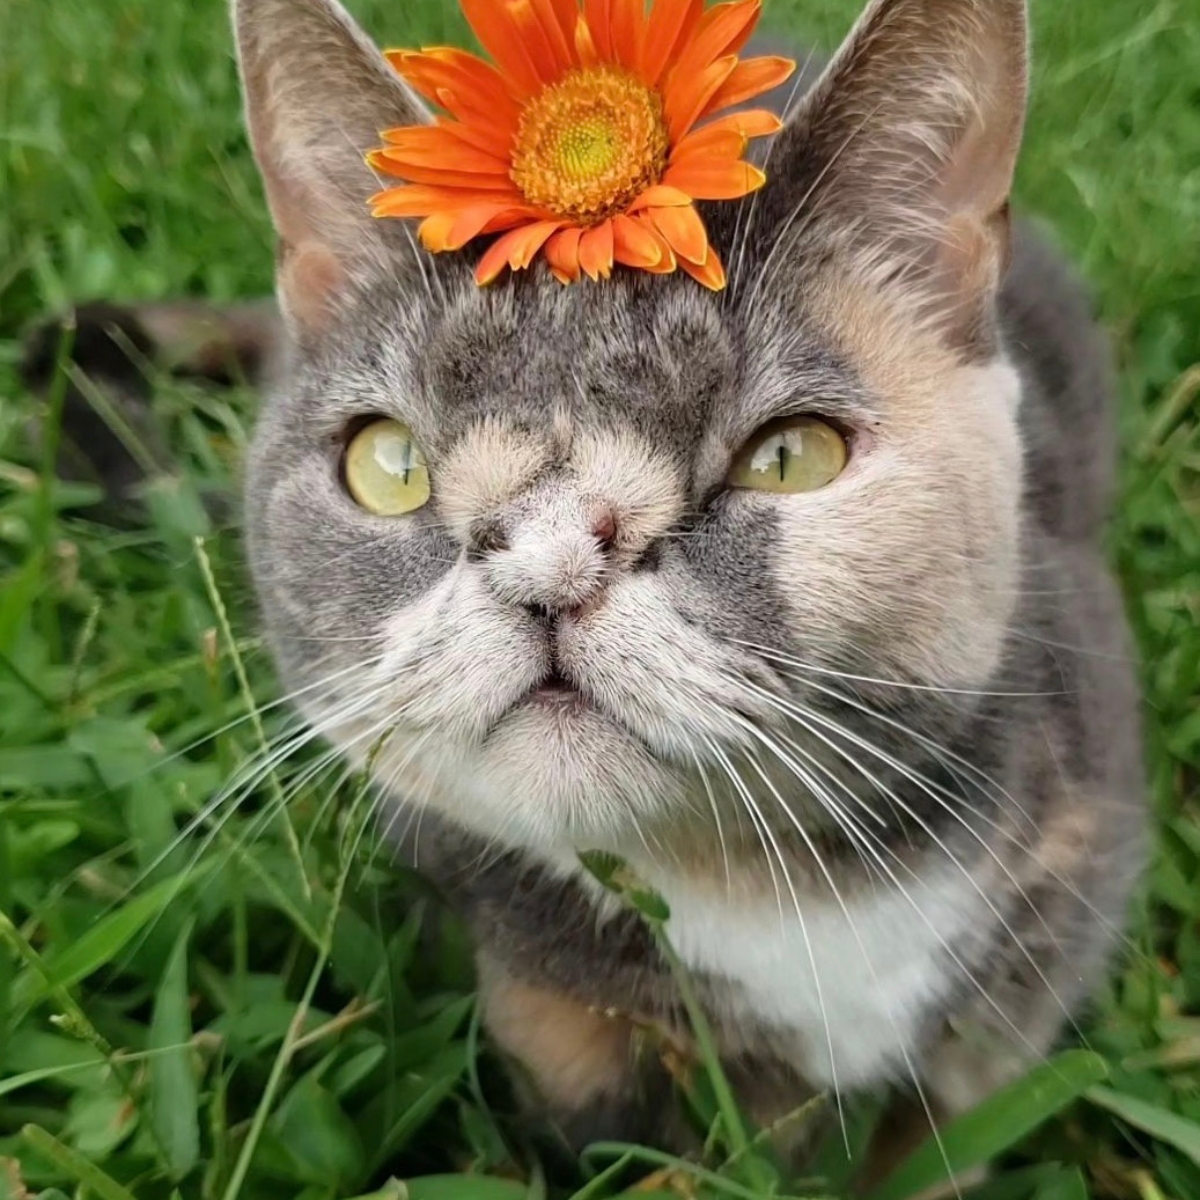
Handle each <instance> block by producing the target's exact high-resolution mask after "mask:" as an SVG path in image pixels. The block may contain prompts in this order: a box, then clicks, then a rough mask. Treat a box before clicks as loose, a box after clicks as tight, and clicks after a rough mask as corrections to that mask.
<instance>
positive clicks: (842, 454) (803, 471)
mask: <svg viewBox="0 0 1200 1200" xmlns="http://www.w3.org/2000/svg"><path fill="white" fill-rule="evenodd" d="M846 457H847V455H846V439H845V438H843V437H842V435H841V434H840V433H839V432H838V431H837V430H836V429H834V427H833V426H832V425H829V424H827V423H826V422H824V421H819V420H817V418H816V417H785V418H784V419H783V420H781V421H772V422H771V423H770V424H769V425H764V426H763V427H762V428H761V429H760V430H759V431H758V432H757V433H756V434H755V435H754V436H753V437H752V438H751V439H750V440H749V441H748V442H747V443H746V445H745V446H744V447H743V448H742V450H741V452H740V453H739V454H738V456H737V458H736V459H734V461H733V466H732V467H731V468H730V470H729V479H728V483H729V485H730V486H731V487H740V488H753V489H754V490H755V491H758V492H785V493H795V492H813V491H816V489H817V488H822V487H824V486H825V485H826V484H827V483H832V482H833V481H834V480H835V479H836V478H837V477H838V476H839V475H840V474H841V473H842V471H843V470H844V469H845V466H846Z"/></svg>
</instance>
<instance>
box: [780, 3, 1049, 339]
mask: <svg viewBox="0 0 1200 1200" xmlns="http://www.w3.org/2000/svg"><path fill="white" fill-rule="evenodd" d="M1027 39H1028V28H1027V19H1026V12H1025V0H875V2H874V3H872V4H871V6H870V7H869V8H868V9H867V11H866V12H865V13H864V14H863V16H862V18H861V19H860V20H859V22H858V24H857V25H856V26H855V28H854V29H853V30H852V32H851V33H850V35H849V37H848V38H847V39H846V42H845V43H844V44H843V46H842V48H841V49H840V50H839V51H838V53H837V55H836V56H835V57H834V59H833V60H832V61H831V63H830V64H829V67H828V68H827V69H826V71H825V73H824V74H823V76H822V77H821V79H820V80H819V81H818V83H817V84H816V85H815V87H814V88H813V90H812V91H811V92H810V93H809V94H808V96H807V97H806V98H805V99H804V101H803V102H802V104H801V105H800V107H799V109H798V110H797V111H796V113H795V114H794V116H793V117H792V119H791V120H790V121H789V123H788V126H787V127H786V129H785V130H784V131H783V132H782V133H781V134H780V135H779V140H778V141H777V144H776V145H775V146H774V147H773V148H772V150H771V158H770V166H769V169H768V174H769V176H770V178H771V185H770V186H769V187H768V190H767V192H766V193H764V194H763V197H762V198H763V200H764V201H768V205H769V209H770V210H771V211H770V217H769V219H768V221H766V222H762V223H760V224H759V228H760V229H761V230H763V236H766V237H769V238H771V244H773V245H774V244H776V242H777V241H778V240H780V239H782V240H783V247H781V249H786V247H787V246H788V245H796V246H797V247H799V246H800V244H801V243H802V242H807V241H808V238H807V236H806V235H808V234H816V235H817V236H818V237H820V236H821V235H822V234H823V235H825V238H826V239H832V241H833V242H834V243H840V244H844V245H846V246H847V247H848V248H849V249H851V250H852V251H853V252H855V253H856V255H858V256H859V262H860V263H861V264H862V265H863V267H864V268H865V269H868V270H871V271H874V272H877V273H878V277H879V278H881V279H883V278H886V279H888V280H891V281H894V280H898V279H899V280H902V281H904V283H905V284H910V283H911V285H912V287H913V292H914V294H915V295H916V296H918V297H919V298H920V300H921V302H922V304H923V306H924V307H925V308H926V309H927V311H929V312H930V314H931V315H932V316H933V317H934V319H936V320H937V321H938V322H939V324H941V325H942V326H943V327H944V328H945V330H946V333H947V335H948V336H949V337H951V338H952V339H954V340H955V341H957V342H959V343H960V344H964V345H967V344H970V343H971V342H972V341H973V340H979V339H986V338H988V337H989V335H990V312H991V301H992V299H993V297H994V293H995V289H996V287H997V286H998V283H999V281H1000V279H1001V277H1002V275H1003V273H1004V268H1005V266H1006V265H1007V258H1008V239H1009V217H1008V196H1009V190H1010V188H1011V186H1012V177H1013V169H1014V166H1015V164H1016V159H1017V153H1018V150H1019V148H1020V143H1021V132H1022V127H1023V124H1024V117H1025V105H1026V92H1027V63H1028V50H1027ZM768 193H769V198H768Z"/></svg>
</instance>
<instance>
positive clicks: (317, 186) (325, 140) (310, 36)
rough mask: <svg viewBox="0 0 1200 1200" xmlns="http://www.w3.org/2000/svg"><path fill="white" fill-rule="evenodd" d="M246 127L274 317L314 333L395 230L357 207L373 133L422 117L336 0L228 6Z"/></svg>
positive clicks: (371, 184) (367, 188)
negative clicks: (278, 310) (268, 231)
mask: <svg viewBox="0 0 1200 1200" xmlns="http://www.w3.org/2000/svg"><path fill="white" fill-rule="evenodd" d="M233 22H234V30H235V34H236V37H237V46H238V61H239V64H240V67H241V76H242V89H243V95H244V98H245V106H246V124H247V127H248V129H249V132H250V141H251V144H252V145H253V147H254V156H255V158H256V159H257V160H258V166H259V170H260V172H261V174H262V179H263V186H264V187H265V189H266V194H267V203H268V205H269V206H270V209H271V216H272V218H273V220H274V222H275V228H276V230H277V231H278V233H279V239H280V247H279V249H280V253H279V274H278V290H279V298H280V302H281V304H282V306H283V309H284V312H285V313H286V314H287V315H288V316H289V317H290V318H291V319H292V320H294V321H296V322H298V323H299V324H300V325H301V326H303V327H309V328H315V327H319V326H320V324H321V322H322V321H323V320H324V319H325V317H326V315H327V314H328V313H329V312H330V311H331V310H332V309H333V308H334V307H335V306H336V302H337V299H338V296H339V294H340V293H341V291H342V290H343V289H344V288H345V287H346V286H347V284H348V282H349V281H350V279H351V277H352V274H353V272H354V271H355V270H356V269H357V268H358V267H360V266H361V265H362V264H364V263H366V262H369V261H370V260H371V259H372V257H374V258H378V256H379V253H380V248H381V243H382V242H383V241H385V240H387V239H391V240H392V241H394V240H395V229H391V228H389V229H388V230H386V231H385V230H383V229H381V228H380V227H381V225H383V224H387V225H388V226H398V223H397V222H386V223H385V222H380V221H377V220H375V219H374V218H372V217H371V216H370V214H369V212H368V210H367V204H366V201H367V197H368V196H370V195H371V193H372V192H374V191H377V190H378V186H379V185H378V183H377V181H376V180H375V178H374V176H373V175H372V173H371V170H370V168H369V167H367V165H366V163H365V162H364V161H363V155H364V153H365V152H366V151H368V150H370V149H371V148H372V147H374V146H376V145H377V144H378V143H379V141H380V138H379V133H380V130H383V129H388V128H391V127H393V126H397V125H414V124H419V123H423V122H426V121H428V120H430V116H429V113H428V111H427V110H426V109H425V108H424V106H423V105H422V103H421V101H420V100H419V99H418V98H417V97H416V96H415V95H414V93H413V92H412V90H411V89H410V88H409V87H408V86H407V84H405V83H404V81H403V80H402V79H401V78H400V77H399V76H398V75H397V74H396V72H395V71H393V70H392V68H391V67H390V66H389V65H388V63H387V60H386V59H385V58H384V57H383V55H382V54H381V53H380V52H379V51H378V50H377V49H376V48H375V46H374V45H373V44H372V43H371V41H370V40H369V39H368V38H367V36H366V35H365V34H364V33H363V32H362V30H361V29H360V28H359V27H358V26H357V25H356V24H355V22H354V20H353V19H352V18H351V17H350V15H349V14H348V13H347V12H346V11H345V9H343V8H342V6H341V5H340V4H338V3H337V0H234V2H233Z"/></svg>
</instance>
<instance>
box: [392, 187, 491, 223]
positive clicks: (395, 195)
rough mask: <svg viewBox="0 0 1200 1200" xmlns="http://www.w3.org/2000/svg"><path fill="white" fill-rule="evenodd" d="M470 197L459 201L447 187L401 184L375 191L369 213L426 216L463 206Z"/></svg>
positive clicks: (395, 215)
mask: <svg viewBox="0 0 1200 1200" xmlns="http://www.w3.org/2000/svg"><path fill="white" fill-rule="evenodd" d="M471 199H474V197H468V198H467V199H466V200H465V201H464V202H463V203H459V202H458V200H457V199H456V198H455V196H454V193H453V192H452V191H451V190H450V189H448V188H439V187H423V186H422V185H420V184H402V185H401V186H400V187H390V188H385V189H384V190H383V191H382V192H376V193H375V195H373V196H372V197H371V198H370V200H369V201H368V203H369V204H370V205H371V215H372V216H376V217H428V216H431V215H432V214H433V213H436V212H441V211H442V210H443V209H447V208H453V209H458V208H461V207H464V206H465V204H466V203H469V202H470V200H471Z"/></svg>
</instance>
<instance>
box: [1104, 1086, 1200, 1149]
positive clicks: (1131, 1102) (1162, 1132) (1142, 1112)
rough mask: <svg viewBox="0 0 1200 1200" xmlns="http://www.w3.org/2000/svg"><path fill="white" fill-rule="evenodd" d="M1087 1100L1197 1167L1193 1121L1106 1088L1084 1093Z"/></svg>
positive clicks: (1198, 1135)
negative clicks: (1177, 1153) (1169, 1148)
mask: <svg viewBox="0 0 1200 1200" xmlns="http://www.w3.org/2000/svg"><path fill="white" fill-rule="evenodd" d="M1087 1099H1088V1101H1089V1102H1090V1103H1092V1104H1095V1105H1096V1106H1097V1107H1099V1108H1103V1109H1107V1110H1108V1111H1109V1112H1110V1113H1112V1114H1113V1115H1114V1116H1117V1117H1120V1119H1121V1120H1122V1121H1124V1122H1125V1123H1126V1124H1128V1125H1132V1126H1133V1127H1134V1128H1135V1129H1140V1130H1141V1131H1142V1132H1143V1133H1148V1134H1149V1135H1150V1136H1151V1137H1153V1138H1157V1139H1158V1140H1159V1141H1160V1142H1166V1143H1167V1145H1168V1146H1174V1147H1175V1149H1176V1150H1178V1151H1179V1152H1180V1153H1181V1154H1186V1155H1187V1156H1188V1158H1190V1159H1191V1160H1192V1162H1194V1163H1195V1164H1196V1165H1197V1166H1200V1124H1197V1123H1196V1122H1195V1121H1189V1120H1188V1119H1187V1118H1186V1117H1181V1116H1179V1115H1178V1113H1173V1112H1172V1111H1171V1110H1170V1109H1169V1108H1163V1107H1162V1106H1161V1105H1158V1104H1151V1103H1150V1102H1149V1101H1148V1100H1141V1099H1139V1098H1138V1097H1137V1096H1128V1095H1126V1094H1125V1093H1124V1092H1114V1091H1112V1090H1110V1089H1109V1088H1092V1089H1091V1090H1090V1091H1089V1092H1088V1093H1087Z"/></svg>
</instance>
